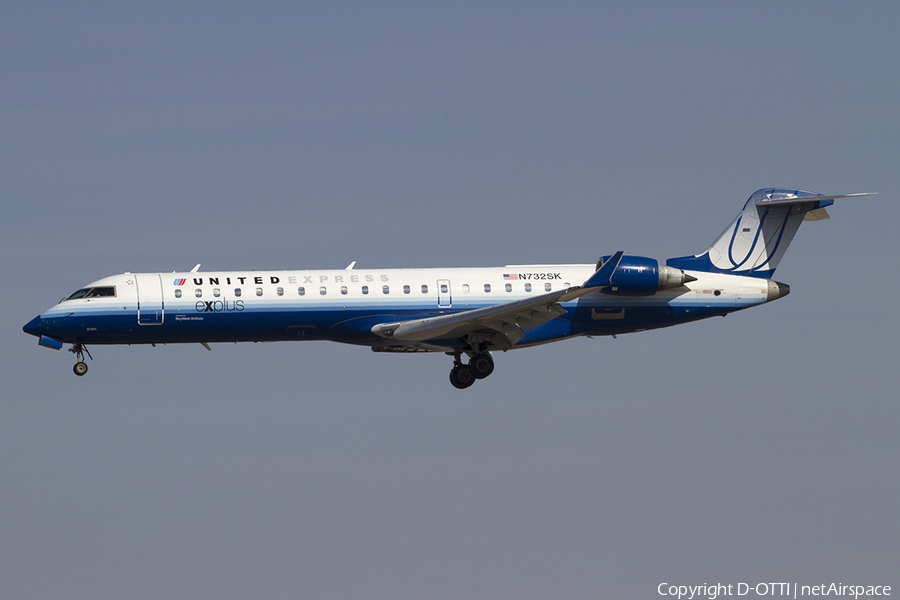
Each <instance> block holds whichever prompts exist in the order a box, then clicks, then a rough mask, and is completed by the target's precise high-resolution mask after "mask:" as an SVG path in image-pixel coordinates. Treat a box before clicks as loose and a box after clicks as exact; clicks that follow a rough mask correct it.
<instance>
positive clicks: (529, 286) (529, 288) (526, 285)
mask: <svg viewBox="0 0 900 600" xmlns="http://www.w3.org/2000/svg"><path fill="white" fill-rule="evenodd" d="M525 291H526V292H530V291H531V284H530V283H526V284H525Z"/></svg>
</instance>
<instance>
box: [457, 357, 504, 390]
mask: <svg viewBox="0 0 900 600" xmlns="http://www.w3.org/2000/svg"><path fill="white" fill-rule="evenodd" d="M493 372H494V359H493V358H491V355H490V354H488V353H487V352H479V353H477V354H475V355H474V356H472V358H470V359H469V364H463V362H462V361H461V360H460V352H456V353H455V354H454V355H453V369H452V370H451V371H450V383H451V384H453V387H455V388H456V389H458V390H464V389H466V388H467V387H469V386H471V385H472V384H473V383H475V380H476V379H484V378H485V377H487V376H488V375H490V374H491V373H493Z"/></svg>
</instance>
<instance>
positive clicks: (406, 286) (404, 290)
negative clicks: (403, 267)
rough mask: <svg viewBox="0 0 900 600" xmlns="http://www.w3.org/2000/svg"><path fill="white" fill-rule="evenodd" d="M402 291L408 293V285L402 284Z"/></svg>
mask: <svg viewBox="0 0 900 600" xmlns="http://www.w3.org/2000/svg"><path fill="white" fill-rule="evenodd" d="M403 293H404V294H408V293H409V286H408V285H404V286H403Z"/></svg>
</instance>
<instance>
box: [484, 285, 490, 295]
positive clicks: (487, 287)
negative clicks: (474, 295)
mask: <svg viewBox="0 0 900 600" xmlns="http://www.w3.org/2000/svg"><path fill="white" fill-rule="evenodd" d="M484 291H485V292H486V293H488V294H489V293H491V284H489V283H486V284H484Z"/></svg>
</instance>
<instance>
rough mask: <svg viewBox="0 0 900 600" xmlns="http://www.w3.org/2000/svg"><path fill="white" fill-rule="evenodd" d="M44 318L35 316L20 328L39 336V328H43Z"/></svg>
mask: <svg viewBox="0 0 900 600" xmlns="http://www.w3.org/2000/svg"><path fill="white" fill-rule="evenodd" d="M43 324H44V320H43V319H42V318H40V317H35V318H33V319H32V320H30V321H28V323H26V324H25V327H23V328H22V331H24V332H25V333H27V334H30V335H34V336H37V337H40V336H41V329H42V328H43Z"/></svg>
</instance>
